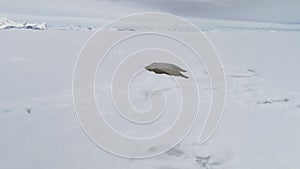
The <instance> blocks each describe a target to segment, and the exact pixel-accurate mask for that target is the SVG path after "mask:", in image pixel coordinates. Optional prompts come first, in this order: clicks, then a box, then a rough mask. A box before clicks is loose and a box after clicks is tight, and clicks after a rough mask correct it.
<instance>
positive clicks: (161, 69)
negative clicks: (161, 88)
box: [145, 62, 189, 78]
mask: <svg viewBox="0 0 300 169" xmlns="http://www.w3.org/2000/svg"><path fill="white" fill-rule="evenodd" d="M145 69H146V70H148V71H150V72H154V73H156V74H166V75H170V76H180V77H184V78H189V77H187V76H185V75H184V74H182V72H187V71H186V70H184V69H182V68H180V67H179V66H177V65H174V64H171V63H162V62H161V63H159V62H156V63H152V64H150V65H148V66H145Z"/></svg>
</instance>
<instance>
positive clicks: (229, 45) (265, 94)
mask: <svg viewBox="0 0 300 169" xmlns="http://www.w3.org/2000/svg"><path fill="white" fill-rule="evenodd" d="M222 22H224V21H222ZM11 23H12V24H13V25H22V24H20V23H14V22H11ZM206 23H212V24H213V25H214V24H215V23H216V22H215V21H213V20H206ZM23 25H24V24H23ZM199 25H202V24H199ZM228 25H231V26H228ZM232 25H233V24H232V22H231V21H230V22H228V24H224V23H223V24H220V25H219V26H218V29H215V28H216V27H213V26H212V27H208V29H207V30H214V31H210V32H207V33H206V34H207V35H208V36H209V38H210V39H211V40H212V42H213V43H214V45H215V47H216V49H217V50H218V52H219V54H220V56H221V58H222V61H223V64H224V67H225V71H226V76H227V83H228V86H227V88H228V91H227V92H228V93H227V94H228V96H227V101H226V110H225V114H224V118H223V120H222V122H221V125H220V127H219V129H218V130H217V132H216V134H215V135H214V136H213V137H212V139H211V140H210V141H209V142H207V143H206V144H204V145H199V144H197V142H196V140H195V139H196V138H197V136H198V135H199V132H200V129H201V127H202V124H203V121H204V117H205V112H206V110H207V109H208V108H209V103H210V98H211V90H212V89H210V87H209V81H208V77H207V74H206V72H205V71H204V69H202V68H201V67H199V68H198V69H199V71H198V73H197V74H196V78H197V79H198V80H199V81H201V82H202V83H201V87H200V94H201V103H200V105H201V108H202V109H201V113H203V115H200V116H199V119H197V123H196V126H195V127H194V128H193V130H192V132H191V133H190V135H189V136H188V137H187V138H186V140H184V141H183V142H182V143H181V144H180V145H178V146H177V147H175V148H174V149H172V150H171V151H169V152H167V153H165V154H163V155H161V156H158V157H155V158H150V159H144V160H135V159H125V158H120V157H116V156H114V155H112V154H110V153H107V152H106V151H104V150H102V149H100V148H99V147H97V146H96V145H95V144H93V142H92V141H91V140H90V139H89V138H88V137H87V136H86V135H85V133H84V132H83V130H82V129H81V127H80V125H79V123H78V120H77V118H76V113H75V111H74V107H73V101H72V93H71V86H72V74H73V69H74V65H75V61H76V58H77V56H78V54H79V51H80V49H81V48H82V46H83V45H84V43H85V42H86V40H87V39H88V38H89V36H91V35H92V34H93V33H94V31H84V30H81V29H79V30H80V31H78V30H77V31H74V30H71V29H68V30H56V29H50V30H45V31H28V30H6V31H0V37H1V41H0V48H1V50H0V55H1V57H0V59H1V61H0V70H1V71H0V77H1V78H0V88H1V96H0V133H1V137H0V150H1V151H0V168H1V169H16V168H23V169H40V168H45V169H47V168H49V169H66V168H73V169H79V168H85V169H93V168H95V169H96V168H97V169H99V168H105V169H106V168H111V169H120V168H126V169H141V168H143V169H187V168H190V169H193V168H195V169H196V168H197V169H199V168H200V169H201V168H203V169H253V168H255V169H296V168H300V161H299V160H298V155H299V153H300V146H299V142H300V135H299V132H298V129H299V127H300V123H299V120H300V97H299V96H300V89H299V86H298V84H299V82H300V79H299V78H297V77H298V72H299V66H298V63H299V61H300V60H299V57H298V56H299V53H300V48H299V47H298V44H299V43H300V32H299V31H296V30H293V29H294V28H293V26H290V27H289V26H288V25H284V28H286V29H284V30H286V31H280V32H273V31H266V30H263V31H261V29H260V28H261V27H267V28H270V27H268V24H265V25H264V24H257V25H256V24H255V23H252V26H254V28H253V30H254V31H245V30H244V29H240V27H249V26H247V25H244V26H243V25H242V24H239V25H240V27H238V26H232ZM255 25H256V26H255ZM129 26H131V25H129ZM228 27H230V28H231V29H230V31H226V30H228V29H226V28H228ZM135 28H136V27H135ZM139 28H140V27H139ZM223 28H224V29H223ZM271 28H274V27H273V26H272V27H271ZM136 29H137V28H136ZM140 29H142V28H140ZM148 29H152V28H148ZM268 30H273V29H268ZM280 30H283V29H280ZM287 30H289V31H287ZM291 30H293V31H291ZM114 31H116V30H112V31H111V33H114ZM117 31H121V30H118V29H117ZM136 31H138V30H136ZM170 31H174V30H170ZM175 31H178V29H176V30H175ZM185 31H187V30H185V29H180V31H179V33H180V32H182V33H184V32H185ZM107 66H108V67H109V66H110V65H107ZM191 66H198V64H195V65H191ZM162 80H163V81H164V83H157V82H161V81H162ZM96 84H97V88H96V94H97V99H98V101H99V102H101V103H102V105H104V107H103V109H104V110H106V111H104V114H105V117H106V118H107V119H108V121H109V122H111V124H112V125H113V126H114V127H115V128H116V129H118V130H120V131H122V132H124V133H126V134H128V135H139V136H144V134H153V133H155V131H156V132H157V131H161V130H163V129H164V128H165V127H166V126H161V125H154V126H152V127H151V128H150V127H149V128H142V129H137V128H134V126H133V125H131V124H127V121H121V120H120V119H119V117H118V115H117V113H116V112H115V111H114V110H110V109H109V108H111V107H110V103H108V102H105V100H107V99H106V98H107V97H109V92H110V88H109V87H110V84H107V83H101V81H96ZM149 84H150V85H149ZM155 85H157V86H155ZM153 86H154V87H156V88H159V89H166V90H164V92H165V93H166V95H167V96H169V98H171V99H170V104H171V106H170V107H168V108H169V111H170V112H172V111H173V110H176V106H172V105H177V103H178V100H176V98H177V97H176V95H177V94H178V88H176V85H175V84H174V82H173V81H172V79H171V78H169V77H168V76H165V75H160V76H157V75H154V74H151V73H147V72H143V73H142V74H141V75H140V76H138V77H137V78H136V79H135V80H134V81H133V83H132V87H131V88H130V93H131V96H132V101H133V102H134V104H135V106H136V107H137V108H140V109H143V108H147V106H149V105H148V103H147V100H146V94H147V93H148V92H149V90H150V89H151V87H153ZM29 110H30V111H29ZM169 116H170V114H169ZM170 117H171V116H170ZM173 118H174V117H173ZM165 120H166V121H164V122H163V123H161V124H164V125H168V124H169V123H170V121H171V120H172V118H165ZM145 131H147V132H145Z"/></svg>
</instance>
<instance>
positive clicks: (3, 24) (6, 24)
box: [0, 18, 47, 30]
mask: <svg viewBox="0 0 300 169" xmlns="http://www.w3.org/2000/svg"><path fill="white" fill-rule="evenodd" d="M2 29H33V30H44V29H47V25H46V23H45V22H43V23H41V24H37V23H27V22H23V23H19V22H14V21H11V20H8V19H6V18H0V30H2Z"/></svg>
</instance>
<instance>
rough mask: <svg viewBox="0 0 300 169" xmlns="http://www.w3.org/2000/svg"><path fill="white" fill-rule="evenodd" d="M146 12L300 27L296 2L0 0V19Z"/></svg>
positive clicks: (120, 14) (119, 14)
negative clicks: (12, 16) (294, 24)
mask: <svg viewBox="0 0 300 169" xmlns="http://www.w3.org/2000/svg"><path fill="white" fill-rule="evenodd" d="M146 11H162V12H169V13H172V14H175V15H179V16H184V17H204V18H216V19H232V20H251V21H267V22H278V23H300V0H63V1H62V0H26V1H25V0H0V17H7V16H5V14H18V15H40V16H72V17H78V16H79V17H98V18H99V17H100V18H107V19H111V18H116V17H119V16H122V15H125V14H129V13H133V12H146ZM1 15H2V16H1Z"/></svg>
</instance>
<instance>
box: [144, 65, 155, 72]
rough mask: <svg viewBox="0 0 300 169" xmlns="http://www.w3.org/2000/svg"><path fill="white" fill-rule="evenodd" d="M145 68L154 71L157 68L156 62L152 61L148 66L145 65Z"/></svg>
mask: <svg viewBox="0 0 300 169" xmlns="http://www.w3.org/2000/svg"><path fill="white" fill-rule="evenodd" d="M145 69H146V70H148V71H154V69H156V63H152V64H150V65H148V66H145Z"/></svg>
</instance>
